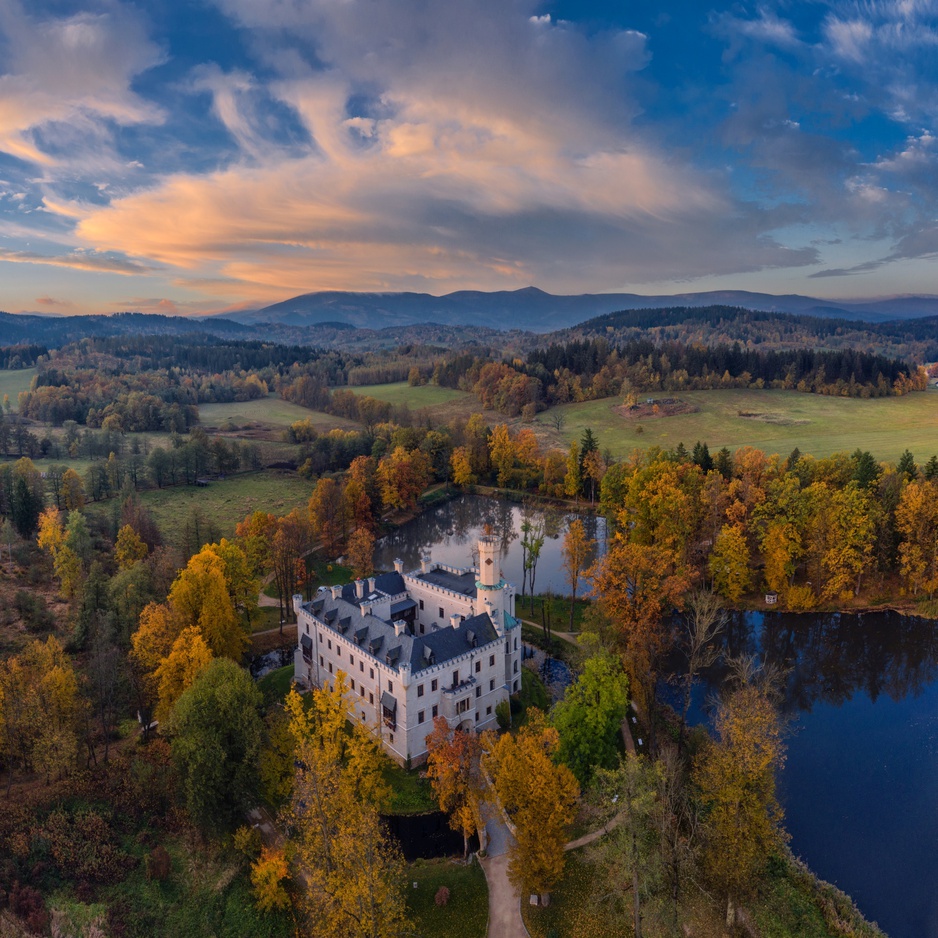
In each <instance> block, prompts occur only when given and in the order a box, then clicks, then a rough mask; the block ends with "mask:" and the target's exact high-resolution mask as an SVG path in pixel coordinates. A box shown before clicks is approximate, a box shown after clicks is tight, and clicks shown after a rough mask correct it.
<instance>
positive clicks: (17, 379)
mask: <svg viewBox="0 0 938 938" xmlns="http://www.w3.org/2000/svg"><path fill="white" fill-rule="evenodd" d="M35 374H36V369H35V368H20V369H18V370H16V371H9V370H0V403H2V402H3V395H4V394H9V395H10V403H11V404H12V405H13V409H14V410H16V398H17V395H18V394H19V393H20V391H28V390H29V383H30V381H32V380H33V375H35Z"/></svg>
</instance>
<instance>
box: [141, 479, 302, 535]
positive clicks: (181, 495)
mask: <svg viewBox="0 0 938 938" xmlns="http://www.w3.org/2000/svg"><path fill="white" fill-rule="evenodd" d="M312 491H313V486H312V483H310V482H307V481H306V480H305V479H301V478H300V477H299V476H298V475H296V474H295V473H292V472H280V471H277V470H275V469H267V470H265V471H263V472H251V473H246V474H244V475H235V476H229V477H228V478H227V479H224V480H222V481H220V482H215V481H213V482H210V483H209V484H208V485H207V486H205V488H199V487H198V486H195V485H177V486H174V487H171V488H164V489H151V490H149V491H145V492H140V501H141V502H142V503H143V504H144V505H145V506H146V507H147V508H149V509H150V511H151V512H153V517H154V518H155V519H156V523H157V524H158V525H159V527H160V530H161V531H162V532H163V536H164V537H165V538H166V540H167V541H169V542H172V543H175V542H178V541H179V540H180V539H181V537H182V528H183V525H184V524H185V521H186V517H187V516H188V515H189V513H190V512H191V511H192V510H193V509H195V508H198V509H199V510H200V511H201V512H202V516H203V518H205V519H207V520H209V521H211V522H213V523H214V524H216V525H218V529H219V534H220V535H221V536H222V537H231V536H232V535H233V534H234V529H235V525H236V524H237V523H238V522H239V521H243V520H244V518H245V516H246V515H249V514H251V512H254V511H269V512H271V513H272V514H275V515H285V514H287V513H288V512H290V511H292V510H293V509H294V508H297V507H305V505H306V503H307V502H308V501H309V496H310V495H311V494H312Z"/></svg>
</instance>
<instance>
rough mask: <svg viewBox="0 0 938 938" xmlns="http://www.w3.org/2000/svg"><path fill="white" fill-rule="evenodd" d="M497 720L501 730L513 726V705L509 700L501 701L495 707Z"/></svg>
mask: <svg viewBox="0 0 938 938" xmlns="http://www.w3.org/2000/svg"><path fill="white" fill-rule="evenodd" d="M495 719H496V721H497V722H498V728H499V729H500V730H507V729H508V727H509V726H511V704H509V703H508V701H507V700H502V701H499V702H498V703H497V704H496V705H495Z"/></svg>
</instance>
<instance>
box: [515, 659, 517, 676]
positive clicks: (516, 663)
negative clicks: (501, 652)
mask: <svg viewBox="0 0 938 938" xmlns="http://www.w3.org/2000/svg"><path fill="white" fill-rule="evenodd" d="M517 673H518V662H517V661H516V662H515V674H517Z"/></svg>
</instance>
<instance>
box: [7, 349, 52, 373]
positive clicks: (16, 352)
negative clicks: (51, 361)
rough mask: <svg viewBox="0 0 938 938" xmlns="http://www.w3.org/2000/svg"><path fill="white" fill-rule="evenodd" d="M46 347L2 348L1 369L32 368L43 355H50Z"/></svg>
mask: <svg viewBox="0 0 938 938" xmlns="http://www.w3.org/2000/svg"><path fill="white" fill-rule="evenodd" d="M48 354H49V350H48V349H47V348H46V347H45V346H44V345H8V346H6V347H0V368H3V369H10V370H14V371H15V370H18V369H20V368H32V367H33V366H34V365H35V364H36V362H37V361H39V357H40V356H41V355H48Z"/></svg>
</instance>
